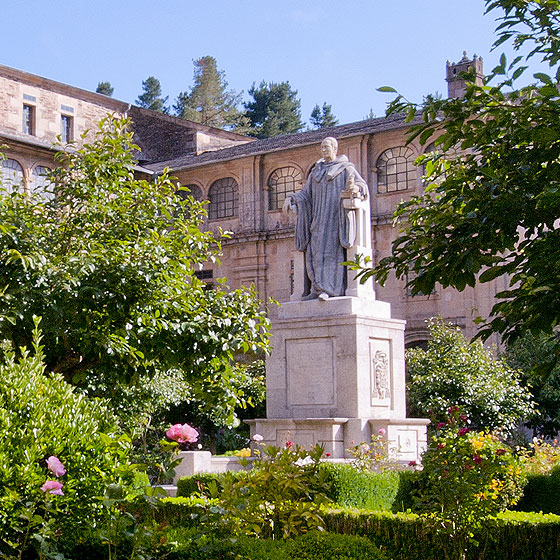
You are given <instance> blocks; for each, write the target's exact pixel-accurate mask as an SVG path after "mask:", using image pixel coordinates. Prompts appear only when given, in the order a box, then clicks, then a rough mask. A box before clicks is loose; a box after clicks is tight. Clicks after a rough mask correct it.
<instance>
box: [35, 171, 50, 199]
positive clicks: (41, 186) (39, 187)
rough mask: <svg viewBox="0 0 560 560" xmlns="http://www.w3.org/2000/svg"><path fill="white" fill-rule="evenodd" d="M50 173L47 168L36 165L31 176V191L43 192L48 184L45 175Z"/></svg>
mask: <svg viewBox="0 0 560 560" xmlns="http://www.w3.org/2000/svg"><path fill="white" fill-rule="evenodd" d="M49 171H50V169H49V168H48V167H44V166H42V165H36V166H35V167H34V168H33V173H32V174H31V190H32V191H37V192H43V193H44V192H45V187H46V186H47V184H48V183H49V181H48V180H47V173H48V172H49Z"/></svg>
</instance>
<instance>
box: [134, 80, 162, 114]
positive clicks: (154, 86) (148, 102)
mask: <svg viewBox="0 0 560 560" xmlns="http://www.w3.org/2000/svg"><path fill="white" fill-rule="evenodd" d="M142 91H143V93H142V94H141V95H139V96H138V99H136V103H137V104H138V106H139V107H143V108H144V109H151V110H152V111H159V112H160V113H165V114H167V113H169V108H168V107H167V105H166V104H167V100H168V99H169V97H163V96H162V93H161V84H160V83H159V80H158V79H157V78H154V77H153V76H149V77H148V78H146V79H145V80H144V81H143V82H142Z"/></svg>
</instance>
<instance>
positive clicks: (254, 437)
mask: <svg viewBox="0 0 560 560" xmlns="http://www.w3.org/2000/svg"><path fill="white" fill-rule="evenodd" d="M263 439H264V438H263V437H262V436H261V434H255V435H254V436H253V441H256V442H259V441H262V440H263Z"/></svg>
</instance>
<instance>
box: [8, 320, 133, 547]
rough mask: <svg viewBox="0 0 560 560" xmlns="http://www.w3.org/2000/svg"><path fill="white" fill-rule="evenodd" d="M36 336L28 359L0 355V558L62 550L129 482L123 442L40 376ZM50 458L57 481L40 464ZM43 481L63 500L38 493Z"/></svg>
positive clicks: (107, 419) (89, 406) (110, 424)
mask: <svg viewBox="0 0 560 560" xmlns="http://www.w3.org/2000/svg"><path fill="white" fill-rule="evenodd" d="M38 336H39V335H38V332H37V330H35V333H34V339H33V348H34V353H33V354H32V353H30V352H29V351H27V350H25V349H22V350H21V352H20V357H19V359H18V358H16V355H15V353H14V351H13V350H12V349H11V348H10V347H9V346H7V345H4V346H3V347H2V351H1V353H0V556H2V558H10V557H16V556H19V555H20V554H22V553H23V551H24V550H27V549H33V548H39V549H41V550H42V551H43V553H46V552H48V551H52V550H53V547H55V543H57V544H56V548H58V547H62V548H64V547H68V546H70V545H72V546H73V545H74V544H77V543H80V542H81V541H83V540H84V539H85V538H86V537H87V534H88V532H89V531H90V530H93V529H95V527H96V526H97V525H99V524H100V523H101V522H102V520H103V515H104V511H103V507H102V503H101V501H100V499H99V498H98V497H99V496H102V495H103V493H104V491H105V488H106V487H107V486H108V485H110V484H113V485H120V484H122V483H123V481H124V482H126V480H127V479H128V478H130V476H131V471H130V469H129V467H128V466H127V460H128V453H129V450H130V440H129V439H128V438H127V437H125V436H122V435H119V433H118V431H117V428H116V421H115V418H114V416H113V415H112V414H111V413H110V412H109V411H108V410H107V409H106V408H105V407H104V406H103V404H102V403H101V402H99V401H97V400H91V399H88V398H87V397H85V396H83V395H79V394H77V393H76V391H75V390H74V389H73V388H72V386H70V385H68V384H67V383H66V382H65V381H64V379H63V378H62V376H61V375H57V374H54V375H47V374H46V371H45V365H44V361H43V359H44V355H43V352H42V347H41V346H40V345H39V338H38ZM50 456H55V457H57V458H58V459H59V460H60V461H61V462H62V464H63V465H64V467H65V468H66V473H65V474H64V475H60V476H58V477H56V476H55V475H54V474H53V473H51V472H50V471H49V470H48V469H47V465H46V460H47V458H49V457H50ZM47 479H50V480H56V481H58V482H61V483H62V484H63V486H62V492H63V495H54V494H50V493H46V492H42V491H41V486H42V485H43V483H45V481H46V480H47Z"/></svg>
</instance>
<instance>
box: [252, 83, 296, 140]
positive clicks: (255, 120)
mask: <svg viewBox="0 0 560 560" xmlns="http://www.w3.org/2000/svg"><path fill="white" fill-rule="evenodd" d="M249 95H251V96H252V97H253V99H254V101H250V102H248V103H245V108H246V112H245V114H246V116H247V117H248V118H249V120H250V123H251V127H252V130H251V132H250V133H249V134H250V135H251V136H256V137H257V138H271V137H273V136H278V135H280V134H291V133H293V132H299V131H300V130H301V129H302V128H303V123H302V122H301V111H300V106H301V102H300V100H299V99H298V98H297V91H296V90H292V88H291V86H290V84H289V82H282V83H279V84H278V83H274V82H270V83H268V84H267V83H266V82H264V81H263V82H261V83H260V85H259V86H257V85H256V84H254V83H253V85H252V86H251V89H250V90H249Z"/></svg>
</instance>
